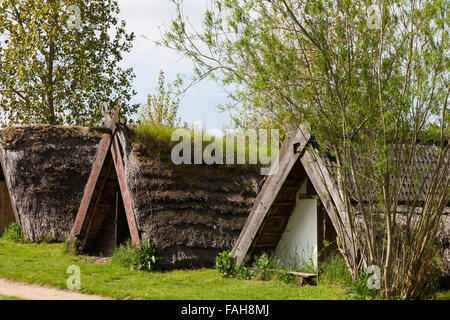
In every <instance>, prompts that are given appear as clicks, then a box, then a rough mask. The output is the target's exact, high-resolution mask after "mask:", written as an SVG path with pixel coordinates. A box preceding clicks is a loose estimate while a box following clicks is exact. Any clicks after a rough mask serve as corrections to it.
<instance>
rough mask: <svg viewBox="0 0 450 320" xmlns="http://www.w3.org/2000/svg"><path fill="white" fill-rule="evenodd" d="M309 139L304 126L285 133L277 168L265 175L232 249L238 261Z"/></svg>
mask: <svg viewBox="0 0 450 320" xmlns="http://www.w3.org/2000/svg"><path fill="white" fill-rule="evenodd" d="M309 139H310V135H309V133H308V132H307V130H305V129H304V128H300V129H297V130H291V131H290V132H288V133H287V136H286V140H285V141H284V142H283V144H282V146H281V149H280V152H279V154H278V157H277V160H276V162H275V163H276V167H277V170H276V172H271V173H272V174H269V176H268V177H267V180H266V182H265V183H264V185H263V187H262V189H261V191H260V193H259V194H258V196H257V197H256V199H255V204H254V205H253V208H252V210H251V212H250V215H249V217H248V219H247V222H246V223H245V225H244V228H243V229H242V232H241V234H240V235H239V238H238V239H237V241H236V244H235V246H234V248H233V250H232V253H233V254H234V255H235V257H236V259H237V262H238V263H241V262H242V260H243V259H244V257H245V255H246V254H247V252H248V250H249V249H250V246H251V245H252V242H253V240H254V239H255V236H256V234H257V232H258V230H259V228H260V227H261V225H262V223H263V221H264V219H265V217H266V215H267V213H268V211H269V209H270V207H271V206H272V204H273V202H274V200H275V198H276V196H277V194H278V192H279V191H280V189H281V187H282V185H283V183H284V181H285V180H286V178H287V176H288V174H289V172H290V171H291V169H292V167H293V166H294V164H295V162H296V161H297V160H298V158H299V156H300V153H301V152H302V151H303V149H304V148H305V146H306V145H307V143H308V141H309Z"/></svg>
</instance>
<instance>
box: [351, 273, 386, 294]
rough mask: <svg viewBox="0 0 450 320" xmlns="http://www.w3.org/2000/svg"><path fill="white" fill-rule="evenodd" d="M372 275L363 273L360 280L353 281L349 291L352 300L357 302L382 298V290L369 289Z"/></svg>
mask: <svg viewBox="0 0 450 320" xmlns="http://www.w3.org/2000/svg"><path fill="white" fill-rule="evenodd" d="M371 275H372V274H371V273H367V272H362V273H361V274H360V275H359V277H358V280H356V281H352V283H351V285H350V290H349V291H348V293H349V295H350V298H352V299H355V300H373V299H376V298H377V297H379V296H380V293H381V291H380V290H378V289H369V287H368V286H367V280H368V279H369V277H370V276H371Z"/></svg>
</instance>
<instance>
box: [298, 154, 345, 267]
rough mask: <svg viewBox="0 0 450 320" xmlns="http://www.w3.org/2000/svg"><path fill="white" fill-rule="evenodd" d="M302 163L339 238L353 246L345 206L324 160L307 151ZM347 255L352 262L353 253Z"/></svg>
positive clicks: (301, 159)
mask: <svg viewBox="0 0 450 320" xmlns="http://www.w3.org/2000/svg"><path fill="white" fill-rule="evenodd" d="M300 161H301V163H302V164H303V167H304V168H305V171H306V173H307V175H308V178H309V179H310V181H311V183H312V184H313V186H314V188H315V190H316V192H317V194H318V195H319V197H320V200H321V201H322V204H323V206H324V207H325V210H326V211H327V214H328V216H329V217H330V219H331V222H332V224H333V226H334V228H335V230H336V232H337V234H338V236H339V237H340V238H341V239H342V241H349V243H350V244H351V243H352V239H351V237H350V235H349V233H348V230H347V227H346V225H347V222H346V221H347V217H346V210H345V205H344V203H343V201H342V198H341V196H340V193H339V190H338V186H337V183H336V182H335V180H334V178H333V176H332V175H331V173H330V171H329V170H328V169H327V167H326V166H325V163H324V161H323V159H321V158H320V157H319V156H317V155H316V154H315V153H313V152H312V151H311V150H306V151H305V152H304V154H303V156H302V157H301V158H300ZM339 220H341V221H342V222H343V224H344V228H342V227H343V225H342V223H341V222H340V221H339ZM346 254H348V255H349V256H350V258H351V259H349V261H352V259H353V254H352V253H351V252H347V253H346Z"/></svg>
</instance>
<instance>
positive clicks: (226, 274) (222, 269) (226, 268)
mask: <svg viewBox="0 0 450 320" xmlns="http://www.w3.org/2000/svg"><path fill="white" fill-rule="evenodd" d="M216 269H217V271H219V274H220V276H221V277H222V278H232V277H234V276H235V275H236V259H235V258H234V256H233V255H232V254H231V253H230V250H227V251H223V252H221V253H219V255H218V256H217V257H216Z"/></svg>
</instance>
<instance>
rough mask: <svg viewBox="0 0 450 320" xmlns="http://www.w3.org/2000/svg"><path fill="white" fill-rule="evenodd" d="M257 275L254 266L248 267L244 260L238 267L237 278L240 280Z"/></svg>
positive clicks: (250, 278)
mask: <svg viewBox="0 0 450 320" xmlns="http://www.w3.org/2000/svg"><path fill="white" fill-rule="evenodd" d="M255 276H256V273H255V271H254V270H253V269H252V268H249V267H247V266H246V265H245V263H244V262H243V263H241V264H240V265H239V266H238V267H237V269H236V278H238V279H239V280H252V279H254V278H255Z"/></svg>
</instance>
